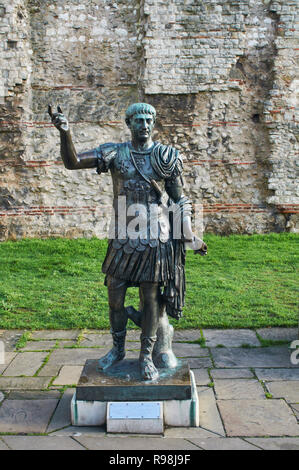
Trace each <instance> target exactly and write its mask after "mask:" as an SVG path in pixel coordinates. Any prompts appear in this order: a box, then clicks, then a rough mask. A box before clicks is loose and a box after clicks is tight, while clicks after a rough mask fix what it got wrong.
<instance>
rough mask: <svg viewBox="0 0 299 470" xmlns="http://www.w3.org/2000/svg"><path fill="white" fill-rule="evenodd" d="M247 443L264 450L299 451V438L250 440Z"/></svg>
mask: <svg viewBox="0 0 299 470" xmlns="http://www.w3.org/2000/svg"><path fill="white" fill-rule="evenodd" d="M246 441H247V442H250V443H252V444H254V445H255V446H258V447H260V448H261V449H263V450H299V437H284V438H282V437H276V438H271V437H269V438H267V439H263V438H252V437H251V438H248V439H246Z"/></svg>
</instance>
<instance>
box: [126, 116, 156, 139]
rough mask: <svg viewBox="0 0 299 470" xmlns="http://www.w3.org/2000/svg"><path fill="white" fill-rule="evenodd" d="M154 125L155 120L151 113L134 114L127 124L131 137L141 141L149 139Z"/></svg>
mask: <svg viewBox="0 0 299 470" xmlns="http://www.w3.org/2000/svg"><path fill="white" fill-rule="evenodd" d="M154 126H155V120H154V118H153V116H152V115H151V114H135V115H134V116H132V117H131V119H130V122H129V124H128V127H129V129H130V131H131V134H132V139H133V140H137V141H141V142H142V141H146V140H148V139H150V137H151V135H152V132H153V128H154Z"/></svg>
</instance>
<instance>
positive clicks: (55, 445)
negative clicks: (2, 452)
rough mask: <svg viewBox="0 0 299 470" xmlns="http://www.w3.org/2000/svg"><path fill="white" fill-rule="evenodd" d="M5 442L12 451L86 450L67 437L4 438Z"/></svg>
mask: <svg viewBox="0 0 299 470" xmlns="http://www.w3.org/2000/svg"><path fill="white" fill-rule="evenodd" d="M3 440H4V442H5V443H6V444H7V445H8V446H9V447H10V449H11V450H85V448H84V446H82V445H81V444H79V442H77V441H75V440H74V439H72V438H71V437H67V436H63V437H55V436H4V437H3Z"/></svg>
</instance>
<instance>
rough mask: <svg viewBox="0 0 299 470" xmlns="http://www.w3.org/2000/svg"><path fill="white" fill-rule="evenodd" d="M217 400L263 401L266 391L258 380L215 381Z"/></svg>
mask: <svg viewBox="0 0 299 470" xmlns="http://www.w3.org/2000/svg"><path fill="white" fill-rule="evenodd" d="M214 386H215V393H216V398H217V399H220V400H227V399H228V400H233V399H240V400H246V399H248V398H252V399H259V398H260V399H263V398H265V399H266V397H265V391H264V389H263V387H262V385H261V384H260V382H259V381H258V380H254V379H234V380H232V379H215V380H214Z"/></svg>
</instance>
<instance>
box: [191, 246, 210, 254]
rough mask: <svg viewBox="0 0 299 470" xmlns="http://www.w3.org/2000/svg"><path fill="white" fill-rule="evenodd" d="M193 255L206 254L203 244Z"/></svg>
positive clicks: (206, 250)
mask: <svg viewBox="0 0 299 470" xmlns="http://www.w3.org/2000/svg"><path fill="white" fill-rule="evenodd" d="M194 254H195V255H201V256H205V255H207V254H208V247H207V245H206V244H205V243H203V244H202V246H201V248H200V250H194Z"/></svg>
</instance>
